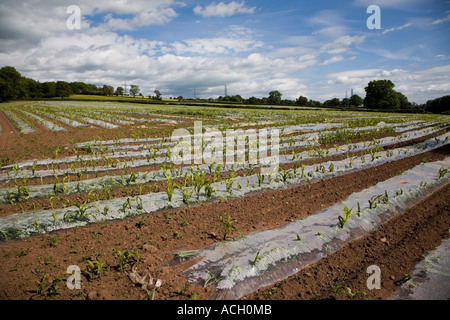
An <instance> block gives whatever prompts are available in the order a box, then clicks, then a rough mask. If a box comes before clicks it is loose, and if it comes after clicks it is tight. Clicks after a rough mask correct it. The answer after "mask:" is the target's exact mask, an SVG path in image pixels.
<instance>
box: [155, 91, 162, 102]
mask: <svg viewBox="0 0 450 320" xmlns="http://www.w3.org/2000/svg"><path fill="white" fill-rule="evenodd" d="M153 92H154V93H155V95H156V96H155V99H156V100H162V97H161V96H162V95H161V92H160V91H159V90H155V91H153Z"/></svg>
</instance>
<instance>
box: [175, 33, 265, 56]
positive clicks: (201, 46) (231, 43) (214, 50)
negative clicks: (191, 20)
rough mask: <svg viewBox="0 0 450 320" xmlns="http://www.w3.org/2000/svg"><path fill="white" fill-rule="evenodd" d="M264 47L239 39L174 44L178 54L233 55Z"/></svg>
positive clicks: (259, 42)
mask: <svg viewBox="0 0 450 320" xmlns="http://www.w3.org/2000/svg"><path fill="white" fill-rule="evenodd" d="M263 46H264V43H263V42H261V41H253V40H250V39H238V38H220V37H219V38H201V39H188V40H184V41H177V42H175V43H173V44H172V47H173V48H174V49H175V52H176V53H177V54H186V53H195V54H204V55H208V54H233V53H239V52H246V51H252V50H255V49H257V48H261V47H263Z"/></svg>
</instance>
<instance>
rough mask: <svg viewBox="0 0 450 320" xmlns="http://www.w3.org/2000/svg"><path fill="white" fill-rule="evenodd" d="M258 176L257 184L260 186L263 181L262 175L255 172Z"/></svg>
mask: <svg viewBox="0 0 450 320" xmlns="http://www.w3.org/2000/svg"><path fill="white" fill-rule="evenodd" d="M257 176H258V186H259V187H261V185H262V183H263V182H264V177H265V176H264V175H263V174H261V173H257Z"/></svg>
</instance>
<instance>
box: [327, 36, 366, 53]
mask: <svg viewBox="0 0 450 320" xmlns="http://www.w3.org/2000/svg"><path fill="white" fill-rule="evenodd" d="M365 39H366V36H349V35H346V36H343V37H339V38H337V39H336V40H334V41H333V42H329V43H326V44H324V45H322V47H321V48H320V50H321V51H322V52H327V53H329V54H338V53H343V52H346V51H347V50H348V48H349V47H350V46H352V45H353V44H360V43H363V42H364V40H365Z"/></svg>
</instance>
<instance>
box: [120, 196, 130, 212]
mask: <svg viewBox="0 0 450 320" xmlns="http://www.w3.org/2000/svg"><path fill="white" fill-rule="evenodd" d="M127 208H129V209H130V210H131V208H132V206H131V199H130V198H127V200H126V201H125V202H124V203H123V204H122V211H123V212H125V211H126V209H127Z"/></svg>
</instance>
